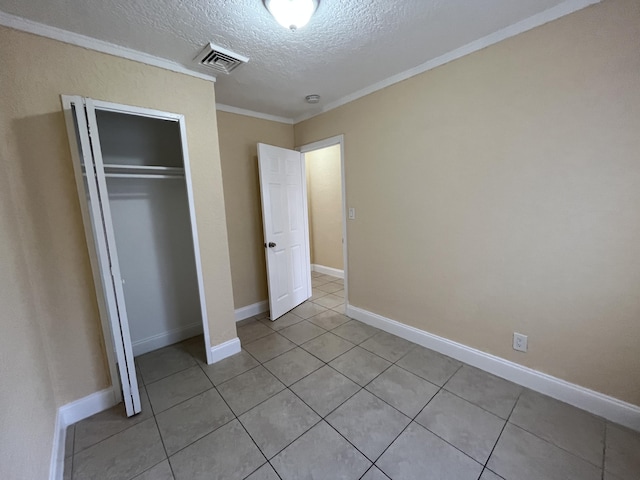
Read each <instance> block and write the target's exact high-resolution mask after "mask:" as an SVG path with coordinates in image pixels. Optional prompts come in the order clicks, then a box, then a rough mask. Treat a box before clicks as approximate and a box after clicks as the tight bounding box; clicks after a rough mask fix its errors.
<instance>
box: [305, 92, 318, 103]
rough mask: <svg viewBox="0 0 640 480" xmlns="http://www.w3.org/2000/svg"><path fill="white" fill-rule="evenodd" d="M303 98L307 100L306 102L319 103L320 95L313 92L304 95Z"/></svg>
mask: <svg viewBox="0 0 640 480" xmlns="http://www.w3.org/2000/svg"><path fill="white" fill-rule="evenodd" d="M304 99H305V100H306V101H307V103H319V102H320V95H318V94H317V93H313V94H311V95H307V96H306V97H304Z"/></svg>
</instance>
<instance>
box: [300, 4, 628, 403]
mask: <svg viewBox="0 0 640 480" xmlns="http://www.w3.org/2000/svg"><path fill="white" fill-rule="evenodd" d="M639 38H640V3H638V2H637V1H636V0H605V1H604V2H603V3H601V4H598V5H595V6H592V7H589V8H586V9H584V10H582V11H579V12H577V13H574V14H572V15H569V16H567V17H564V18H562V19H560V20H557V21H554V22H552V23H549V24H546V25H544V26H542V27H540V28H537V29H535V30H532V31H530V32H527V33H524V34H522V35H519V36H517V37H514V38H511V39H509V40H506V41H504V42H501V43H499V44H497V45H494V46H492V47H489V48H487V49H484V50H482V51H479V52H476V53H474V54H472V55H469V56H467V57H464V58H462V59H459V60H457V61H454V62H452V63H449V64H447V65H445V66H442V67H439V68H437V69H435V70H432V71H430V72H427V73H425V74H422V75H420V76H416V77H413V78H411V79H409V80H406V81H404V82H402V83H400V84H397V85H394V86H392V87H389V88H386V89H384V90H381V91H379V92H376V93H374V94H371V95H369V96H367V97H364V98H362V99H359V100H357V101H354V102H352V103H350V104H347V105H345V106H343V107H341V108H338V109H336V110H333V111H330V112H328V113H326V114H323V115H320V116H318V117H315V118H312V119H310V120H308V121H305V122H302V123H300V124H298V125H296V126H295V133H296V144H297V145H303V144H306V143H310V142H313V141H316V140H319V139H323V138H327V137H330V136H333V135H336V134H340V133H344V134H345V148H346V151H345V161H346V188H347V203H348V205H349V206H352V207H356V208H357V212H358V215H357V218H356V220H353V221H349V222H348V241H349V244H348V247H349V300H350V303H351V304H353V305H355V306H358V307H362V308H365V309H367V310H370V311H373V312H376V313H379V314H381V315H384V316H387V317H390V318H393V319H396V320H398V321H401V322H403V323H405V324H408V325H411V326H414V327H417V328H420V329H422V330H426V331H428V332H432V333H434V334H437V335H441V336H443V337H446V338H449V339H452V340H454V341H457V342H461V343H463V344H466V345H470V346H471V347H474V348H478V349H480V350H483V351H486V352H490V353H492V354H495V355H498V356H500V357H503V358H506V359H508V360H511V361H514V362H517V363H520V364H523V365H526V366H528V367H532V368H534V369H537V370H540V371H543V372H547V373H549V374H551V375H554V376H557V377H560V378H562V379H565V380H568V381H570V382H574V383H577V384H579V385H583V386H585V387H588V388H591V389H594V390H597V391H599V392H603V393H605V394H608V395H612V396H614V397H617V398H620V399H622V400H625V401H628V402H631V403H634V404H636V405H640V376H639V375H638V372H640V355H638V344H639V343H640V321H638V319H640V295H639V294H638V286H639V285H640V263H639V261H638V259H640V157H639V155H640V134H639V132H640V109H638V105H640V49H639V48H638V39H639ZM513 331H518V332H522V333H525V334H528V335H529V352H528V353H526V354H522V353H517V352H514V351H513V350H512V348H511V335H512V333H513Z"/></svg>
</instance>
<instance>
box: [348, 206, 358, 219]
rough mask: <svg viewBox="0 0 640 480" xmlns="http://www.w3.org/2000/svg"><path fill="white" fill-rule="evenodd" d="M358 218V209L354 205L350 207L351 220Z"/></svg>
mask: <svg viewBox="0 0 640 480" xmlns="http://www.w3.org/2000/svg"><path fill="white" fill-rule="evenodd" d="M355 219H356V209H355V208H353V207H350V208H349V220H355Z"/></svg>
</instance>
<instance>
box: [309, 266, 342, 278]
mask: <svg viewBox="0 0 640 480" xmlns="http://www.w3.org/2000/svg"><path fill="white" fill-rule="evenodd" d="M311 271H312V272H318V273H324V274H325V275H331V276H332V277H338V278H344V270H338V269H337V268H332V267H325V266H324V265H316V264H314V263H312V264H311Z"/></svg>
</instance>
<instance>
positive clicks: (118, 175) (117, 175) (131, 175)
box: [104, 173, 184, 179]
mask: <svg viewBox="0 0 640 480" xmlns="http://www.w3.org/2000/svg"><path fill="white" fill-rule="evenodd" d="M104 176H105V177H108V178H182V179H184V175H175V174H174V175H171V174H163V175H162V174H161V175H158V174H155V175H154V174H144V173H105V174H104Z"/></svg>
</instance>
